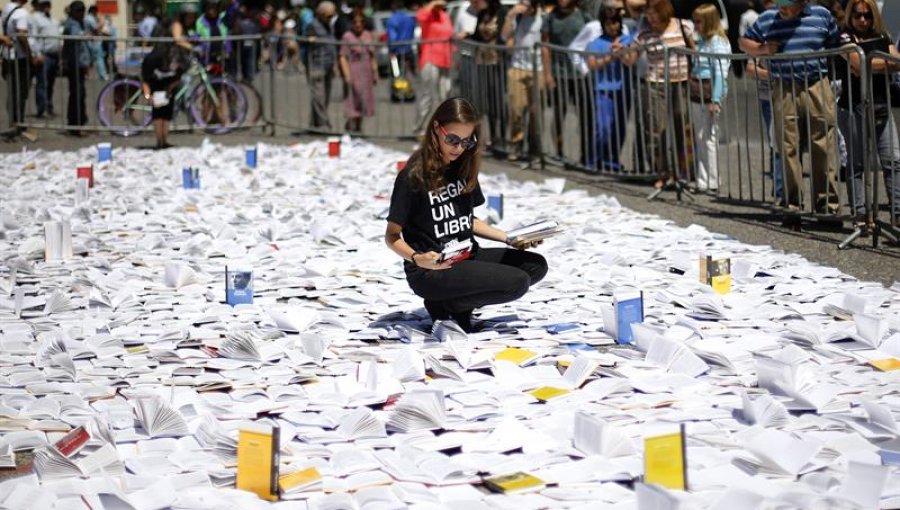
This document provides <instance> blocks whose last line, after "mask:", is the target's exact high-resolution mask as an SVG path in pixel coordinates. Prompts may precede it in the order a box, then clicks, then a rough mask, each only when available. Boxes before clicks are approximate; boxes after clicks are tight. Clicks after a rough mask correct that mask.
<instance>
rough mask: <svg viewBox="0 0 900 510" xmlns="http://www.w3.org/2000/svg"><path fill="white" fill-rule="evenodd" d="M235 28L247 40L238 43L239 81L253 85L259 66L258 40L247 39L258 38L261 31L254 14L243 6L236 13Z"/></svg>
mask: <svg viewBox="0 0 900 510" xmlns="http://www.w3.org/2000/svg"><path fill="white" fill-rule="evenodd" d="M237 26H238V31H239V32H240V34H241V35H242V36H244V37H246V38H247V39H244V40H242V41H240V42H239V43H238V44H239V45H240V48H241V49H240V52H239V55H240V57H239V58H240V66H239V67H240V72H241V79H242V80H243V81H244V82H245V83H253V79H254V78H256V70H257V65H258V64H259V39H258V38H253V39H249V38H250V37H257V36H259V35H260V33H261V32H262V31H261V30H260V27H259V22H258V21H257V19H256V16H254V13H253V12H251V11H250V10H249V9H248V8H247V7H246V6H243V5H242V6H241V7H240V10H239V11H238V21H237Z"/></svg>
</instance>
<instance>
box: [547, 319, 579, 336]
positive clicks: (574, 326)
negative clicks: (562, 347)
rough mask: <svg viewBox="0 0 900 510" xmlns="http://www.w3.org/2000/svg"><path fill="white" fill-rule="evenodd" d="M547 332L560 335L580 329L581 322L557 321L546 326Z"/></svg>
mask: <svg viewBox="0 0 900 510" xmlns="http://www.w3.org/2000/svg"><path fill="white" fill-rule="evenodd" d="M546 330H547V333H550V334H551V335H562V334H564V333H574V332H576V331H581V324H578V323H577V322H557V323H556V324H550V325H549V326H546Z"/></svg>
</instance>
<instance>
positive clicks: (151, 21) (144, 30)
mask: <svg viewBox="0 0 900 510" xmlns="http://www.w3.org/2000/svg"><path fill="white" fill-rule="evenodd" d="M134 14H135V17H137V18H139V19H138V20H137V22H138V25H137V33H138V36H140V37H153V32H155V31H156V25H158V24H159V18H158V17H157V16H156V13H155V11H150V12H149V13H147V12H146V11H144V9H143V8H136V9H135V12H134Z"/></svg>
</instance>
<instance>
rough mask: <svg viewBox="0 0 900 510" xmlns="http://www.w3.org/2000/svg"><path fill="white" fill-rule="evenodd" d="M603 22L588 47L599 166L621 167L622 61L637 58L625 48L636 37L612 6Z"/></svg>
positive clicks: (624, 105)
mask: <svg viewBox="0 0 900 510" xmlns="http://www.w3.org/2000/svg"><path fill="white" fill-rule="evenodd" d="M600 25H601V27H602V28H603V35H601V36H600V37H598V38H596V39H594V40H593V41H592V42H591V43H590V44H588V46H587V48H586V50H587V51H589V52H591V53H596V55H591V56H589V57H588V67H590V68H591V69H592V70H594V102H595V105H594V106H595V110H596V112H597V114H596V123H597V129H596V132H597V133H596V136H595V140H596V142H595V143H596V145H595V147H596V149H595V151H594V153H595V154H597V158H598V161H596V162H595V163H596V167H597V168H598V169H601V170H612V171H618V170H619V169H620V168H621V164H620V163H619V150H620V149H621V148H622V142H623V141H624V140H625V126H626V123H627V121H628V97H627V96H628V87H626V86H625V85H626V83H625V81H626V80H627V78H628V76H627V72H626V71H625V70H624V68H623V67H622V64H623V63H624V64H626V65H631V64H633V63H634V60H636V58H637V55H636V54H635V53H634V52H624V51H623V50H624V48H626V47H627V46H628V45H630V44H631V43H632V42H633V41H634V36H633V35H630V34H623V33H622V14H621V13H620V12H619V11H618V10H617V9H613V8H609V7H604V8H602V9H600Z"/></svg>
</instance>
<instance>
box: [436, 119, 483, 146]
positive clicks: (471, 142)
mask: <svg viewBox="0 0 900 510" xmlns="http://www.w3.org/2000/svg"><path fill="white" fill-rule="evenodd" d="M438 128H439V129H440V130H441V134H442V135H444V143H446V144H447V145H449V146H451V147H459V146H460V145H462V148H463V150H472V149H474V148H475V146H476V145H478V138H476V137H475V134H474V133H473V134H472V136H470V137H468V138H460V137H459V136H458V135H454V134H453V133H448V132H447V130H446V129H445V128H444V126H442V125H440V124H438Z"/></svg>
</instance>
